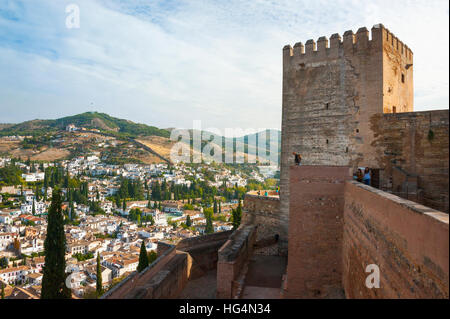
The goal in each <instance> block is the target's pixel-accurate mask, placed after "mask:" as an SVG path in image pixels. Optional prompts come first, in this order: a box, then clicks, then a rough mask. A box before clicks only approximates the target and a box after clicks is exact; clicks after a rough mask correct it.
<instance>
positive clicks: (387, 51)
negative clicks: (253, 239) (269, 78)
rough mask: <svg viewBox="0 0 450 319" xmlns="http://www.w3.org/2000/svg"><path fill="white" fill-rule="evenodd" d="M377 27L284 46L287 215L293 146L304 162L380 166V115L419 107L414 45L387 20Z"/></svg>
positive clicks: (283, 172) (284, 192)
mask: <svg viewBox="0 0 450 319" xmlns="http://www.w3.org/2000/svg"><path fill="white" fill-rule="evenodd" d="M371 31H372V34H371V39H370V38H369V31H368V30H367V28H365V27H363V28H360V29H359V30H358V32H357V33H356V35H355V34H354V33H353V31H347V32H345V33H344V36H343V39H341V36H340V35H339V34H337V33H336V34H333V35H332V36H331V38H330V41H328V39H327V38H326V37H320V38H319V39H318V41H317V43H316V42H315V41H314V40H308V41H307V42H306V43H305V45H303V44H302V43H301V42H299V43H296V44H295V45H294V48H292V47H291V46H290V45H286V46H285V47H284V48H283V111H282V133H281V134H282V145H281V180H280V184H281V192H280V201H281V207H280V210H281V215H282V216H281V217H286V219H287V216H288V214H289V166H291V165H293V164H294V157H293V155H292V152H294V151H295V152H298V153H300V154H301V155H302V158H303V160H302V163H303V164H305V165H344V166H351V167H353V168H355V167H357V166H370V167H376V165H377V164H376V154H375V148H373V147H372V146H371V143H372V141H373V140H374V137H375V136H374V132H373V131H372V130H371V121H372V120H373V119H374V116H376V115H377V114H378V115H379V114H382V113H400V112H411V111H412V110H413V54H412V52H411V50H410V49H409V48H408V47H407V46H406V45H405V44H403V43H402V42H401V41H400V40H398V39H397V38H396V37H395V36H394V35H393V34H392V33H391V32H390V31H389V30H388V29H386V28H385V27H384V26H383V25H382V24H378V25H375V26H374V27H373V28H372V30H371ZM287 227H288V225H285V229H284V231H283V232H282V234H281V241H282V242H283V240H284V239H286V238H287V237H285V236H284V234H287Z"/></svg>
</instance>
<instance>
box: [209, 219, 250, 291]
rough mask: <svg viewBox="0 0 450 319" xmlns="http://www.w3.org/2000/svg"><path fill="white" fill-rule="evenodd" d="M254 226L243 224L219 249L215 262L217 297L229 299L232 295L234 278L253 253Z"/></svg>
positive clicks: (234, 287) (234, 285)
mask: <svg viewBox="0 0 450 319" xmlns="http://www.w3.org/2000/svg"><path fill="white" fill-rule="evenodd" d="M255 238H256V228H255V226H253V225H243V224H241V226H240V227H239V228H238V229H237V230H236V231H235V232H234V233H233V235H232V236H230V239H229V240H228V241H227V242H226V243H225V244H224V245H223V246H222V247H221V248H220V249H219V253H218V254H219V261H218V262H217V298H224V299H229V298H232V297H233V296H234V293H235V290H236V285H237V283H236V279H237V278H238V276H239V274H240V273H241V270H242V268H243V265H244V263H245V262H246V261H247V260H248V258H249V257H250V256H251V255H252V253H253V245H254V243H255Z"/></svg>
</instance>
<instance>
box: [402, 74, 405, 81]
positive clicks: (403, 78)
mask: <svg viewBox="0 0 450 319" xmlns="http://www.w3.org/2000/svg"><path fill="white" fill-rule="evenodd" d="M402 83H405V75H404V74H403V73H402Z"/></svg>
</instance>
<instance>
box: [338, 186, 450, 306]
mask: <svg viewBox="0 0 450 319" xmlns="http://www.w3.org/2000/svg"><path fill="white" fill-rule="evenodd" d="M448 231H449V229H448V215H447V214H444V213H442V212H438V211H435V210H433V209H431V208H428V207H425V206H422V205H418V204H415V203H413V202H411V201H408V200H405V199H402V198H399V197H397V196H394V195H390V194H387V193H385V192H382V191H380V190H377V189H374V188H372V187H369V186H366V185H363V184H361V183H357V182H347V183H346V186H345V210H344V235H343V248H342V263H343V277H342V278H343V286H344V288H345V293H346V297H347V298H448V297H449V288H448V285H449V277H448V276H449V233H448ZM370 264H376V265H377V266H378V267H379V270H380V288H372V289H369V288H367V287H366V285H365V282H366V278H367V276H368V275H369V273H366V271H365V270H366V267H367V266H368V265H370Z"/></svg>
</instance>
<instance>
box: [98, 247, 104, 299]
mask: <svg viewBox="0 0 450 319" xmlns="http://www.w3.org/2000/svg"><path fill="white" fill-rule="evenodd" d="M102 292H103V280H102V266H101V265H100V254H99V253H97V296H101V294H102Z"/></svg>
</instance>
